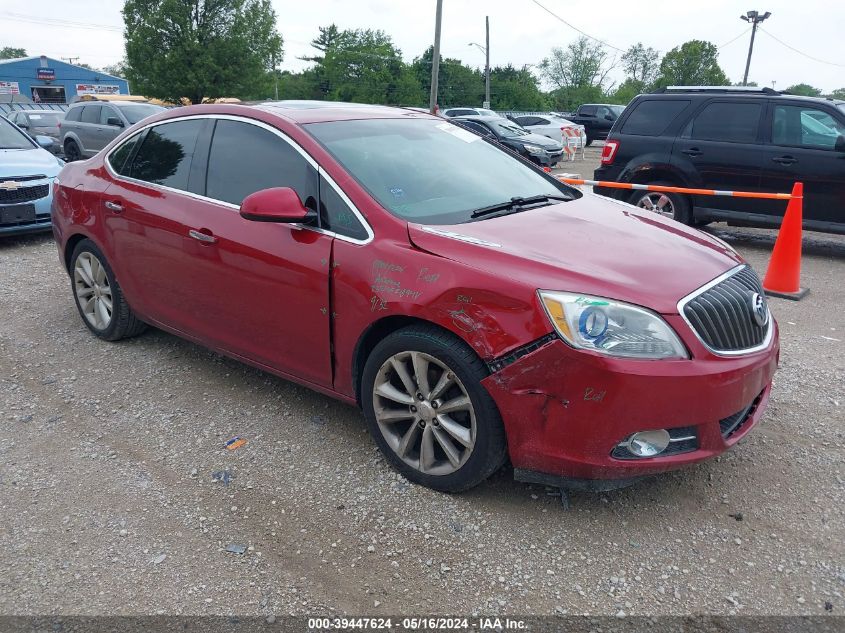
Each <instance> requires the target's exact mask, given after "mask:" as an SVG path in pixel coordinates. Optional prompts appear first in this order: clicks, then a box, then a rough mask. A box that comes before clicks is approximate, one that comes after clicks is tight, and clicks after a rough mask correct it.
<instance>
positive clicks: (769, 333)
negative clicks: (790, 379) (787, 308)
mask: <svg viewBox="0 0 845 633" xmlns="http://www.w3.org/2000/svg"><path fill="white" fill-rule="evenodd" d="M748 267H749V266H748V264H739V265H738V266H734V267H733V268H731V269H730V270H729V271H727V272H725V273H722V274H721V275H719V276H718V277H716V278H715V279H713V280H712V281H709V282H707V283H706V284H704V285H703V286H701V287H700V288H698V289H696V290H693V291H692V292H691V293H689V294H688V295H687V296H685V297H684V298H683V299H681V300H680V301H679V302H678V314H680V315H681V318H682V319H683V320H684V322H685V323H686V324H687V326H688V327H689V329H690V330H691V331H692V333H693V334H694V335H695V338H697V339H698V341H699V342H700V343H701V344H702V345H703V346H704V347H705V349H707V351H708V352H710V353H711V354H714V355H716V356H725V357H728V358H732V357H736V356H745V355H747V354H754V353H755V352H760V351H762V350H764V349H766V348H767V347H769V345H770V344H771V342H772V337H773V336H774V332H775V328H774V325H773V322H774V317H773V316H772V311H771V309H770V308H769V306H768V304H767V305H766V310H767V311H768V313H769V318H768V321H766V326H767V329H766V336H765V337H764V338H763V342H762V343H760V344H759V345H756V346H755V347H747V348H746V349H738V350H728V351H725V350H717V349H713V348H712V347H710V346H709V345H708V344H707V343H705V342H704V339H703V338H701V336H700V335H699V334H698V330H696V329H695V327H694V326H693V324H692V322H691V321H690V320H689V319H688V318H687V316H686V314H684V308H685V307H686V305H687V304H688V303H689V302H690V301H692V300H693V299H695V298H696V297H697V296H698V295H700V294H702V293H705V292H707V291H708V290H710V289H711V288H712V287H713V286H717V285H719V284H720V283H722V282H723V281H725V279H729V278H730V277H733V276H734V275H735V274H737V273H738V272H739V271H741V270H743V269H745V268H748Z"/></svg>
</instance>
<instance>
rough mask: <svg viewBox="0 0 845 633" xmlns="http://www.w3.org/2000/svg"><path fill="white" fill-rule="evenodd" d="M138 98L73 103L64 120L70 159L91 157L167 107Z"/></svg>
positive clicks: (65, 150) (66, 158)
mask: <svg viewBox="0 0 845 633" xmlns="http://www.w3.org/2000/svg"><path fill="white" fill-rule="evenodd" d="M164 109H165V108H163V107H162V106H159V105H154V104H152V103H138V102H134V101H80V102H78V103H74V104H72V105H71V106H70V108H69V109H68V111H67V115H66V116H65V119H64V121H62V127H61V131H62V148H63V149H64V152H65V160H67V161H68V162H70V161H74V160H79V159H81V158H90V157H91V156H93V155H94V154H96V153H97V152H99V151H100V150H101V149H103V148H104V147H105V146H106V145H108V144H109V143H110V142H111V141H112V139H114V138H115V137H116V136H117V135H118V134H120V133H121V132H123V130H124V129H125V128H128V127H129V126H131V125H134V124H135V123H137V122H138V121H140V120H141V119H146V118H147V117H148V116H152V115H153V114H157V113H159V112H161V111H162V110H164Z"/></svg>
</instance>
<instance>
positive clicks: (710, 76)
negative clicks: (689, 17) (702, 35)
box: [657, 40, 730, 86]
mask: <svg viewBox="0 0 845 633" xmlns="http://www.w3.org/2000/svg"><path fill="white" fill-rule="evenodd" d="M657 83H658V85H659V86H729V85H730V81H728V77H727V75H725V71H723V70H722V68H721V67H720V66H719V49H717V48H716V45H715V44H712V43H711V42H704V41H702V40H690V41H689V42H684V43H683V44H682V45H681V46H676V47H675V48H673V49H672V50H671V51H669V52H668V53H666V55H665V56H664V57H663V61H662V62H660V78H659V79H658V82H657Z"/></svg>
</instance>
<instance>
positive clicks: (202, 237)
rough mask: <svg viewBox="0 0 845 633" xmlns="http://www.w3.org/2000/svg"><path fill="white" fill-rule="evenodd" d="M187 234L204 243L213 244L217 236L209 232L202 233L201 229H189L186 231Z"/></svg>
mask: <svg viewBox="0 0 845 633" xmlns="http://www.w3.org/2000/svg"><path fill="white" fill-rule="evenodd" d="M188 235H190V236H191V237H192V238H194V239H195V240H198V241H200V242H203V243H204V244H214V243H216V242H217V238H216V237H214V236H213V235H211V234H209V233H203V232H202V231H196V230H194V229H191V230H190V231H188Z"/></svg>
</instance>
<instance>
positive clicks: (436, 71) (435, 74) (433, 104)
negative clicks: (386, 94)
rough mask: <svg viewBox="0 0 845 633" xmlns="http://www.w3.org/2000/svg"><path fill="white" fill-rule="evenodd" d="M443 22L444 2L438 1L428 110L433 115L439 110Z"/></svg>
mask: <svg viewBox="0 0 845 633" xmlns="http://www.w3.org/2000/svg"><path fill="white" fill-rule="evenodd" d="M442 21H443V0H437V14H436V17H435V22H434V54H433V55H432V56H431V95H429V98H428V109H429V111H430V112H431V113H432V114H436V110H437V81H438V79H439V78H440V23H441V22H442Z"/></svg>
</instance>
